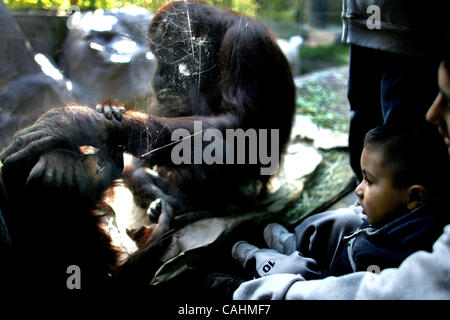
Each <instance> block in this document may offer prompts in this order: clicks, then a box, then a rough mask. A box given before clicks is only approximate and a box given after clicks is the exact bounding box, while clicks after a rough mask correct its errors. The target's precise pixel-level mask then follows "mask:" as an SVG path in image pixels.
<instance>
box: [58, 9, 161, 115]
mask: <svg viewBox="0 0 450 320" xmlns="http://www.w3.org/2000/svg"><path fill="white" fill-rule="evenodd" d="M131 10H132V9H130V8H129V9H121V10H112V11H103V10H96V11H95V12H88V13H85V14H82V15H81V16H80V17H79V19H78V20H76V21H75V20H73V22H71V23H70V24H69V25H70V30H69V33H68V35H67V38H66V40H65V43H64V46H63V53H62V56H61V68H62V70H63V71H64V74H65V75H66V76H67V77H68V78H70V79H71V80H72V81H73V82H74V88H75V89H74V93H75V96H76V98H77V101H78V102H79V103H83V104H87V105H90V106H92V107H93V106H95V105H96V104H97V103H98V102H99V101H101V100H104V99H106V100H112V101H114V102H116V103H123V104H125V106H126V108H127V109H136V108H138V109H141V110H144V111H146V110H147V109H146V108H147V105H149V101H150V98H151V95H152V89H151V85H150V81H151V78H152V75H153V71H154V69H155V67H156V60H155V58H154V56H153V54H152V53H151V52H150V51H149V49H148V43H147V30H148V26H149V23H150V21H151V19H152V18H153V14H151V13H148V12H147V11H145V9H142V8H134V10H135V11H131Z"/></svg>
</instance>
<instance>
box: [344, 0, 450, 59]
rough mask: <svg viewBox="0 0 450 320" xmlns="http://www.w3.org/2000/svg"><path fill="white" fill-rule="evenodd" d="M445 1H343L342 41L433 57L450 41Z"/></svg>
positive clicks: (449, 25) (446, 2) (449, 27)
mask: <svg viewBox="0 0 450 320" xmlns="http://www.w3.org/2000/svg"><path fill="white" fill-rule="evenodd" d="M449 4H450V1H448V0H432V1H428V2H427V1H423V0H343V10H342V21H343V26H344V30H343V36H342V40H343V42H346V43H351V44H355V45H359V46H361V47H367V48H372V49H379V50H383V51H387V52H392V53H400V54H405V55H424V54H430V53H435V52H436V51H438V50H439V49H440V47H441V46H442V45H443V44H445V43H446V42H448V41H449V40H450V23H449V19H448V14H449V11H448V7H449Z"/></svg>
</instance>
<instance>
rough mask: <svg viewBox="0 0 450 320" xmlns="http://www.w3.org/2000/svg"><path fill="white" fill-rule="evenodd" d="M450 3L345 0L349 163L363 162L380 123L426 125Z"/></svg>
mask: <svg viewBox="0 0 450 320" xmlns="http://www.w3.org/2000/svg"><path fill="white" fill-rule="evenodd" d="M447 7H448V1H446V0H437V1H433V5H423V3H422V2H419V1H416V0H414V1H410V0H397V1H384V0H343V12H342V20H343V25H344V31H343V37H342V38H343V42H346V43H349V44H350V48H351V54H350V67H349V81H348V100H349V103H350V109H351V115H350V119H351V120H350V130H349V155H350V164H351V167H352V169H353V171H354V172H355V174H356V176H357V177H358V179H359V180H360V181H361V180H362V176H361V168H360V164H359V160H360V157H361V153H362V150H363V142H364V137H365V135H366V133H367V132H368V131H369V130H370V129H372V128H374V127H376V126H379V125H381V124H392V125H395V126H403V125H406V126H411V125H414V126H416V125H422V124H423V123H425V114H426V112H427V109H428V107H429V106H430V105H431V103H432V102H433V99H434V98H435V97H436V94H437V92H438V88H437V85H436V81H435V79H436V76H437V69H438V66H439V63H440V57H439V54H438V53H439V52H440V45H441V44H442V43H445V42H444V39H446V40H448V39H450V24H448V23H447V21H448V19H447V18H446V17H445V15H447V14H448V10H447V9H446V8H447Z"/></svg>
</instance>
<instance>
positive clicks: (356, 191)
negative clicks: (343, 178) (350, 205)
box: [355, 182, 364, 198]
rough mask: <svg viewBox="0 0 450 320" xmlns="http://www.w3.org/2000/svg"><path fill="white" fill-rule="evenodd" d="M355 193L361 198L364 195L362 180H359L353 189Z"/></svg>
mask: <svg viewBox="0 0 450 320" xmlns="http://www.w3.org/2000/svg"><path fill="white" fill-rule="evenodd" d="M355 194H356V195H357V196H358V197H359V198H363V196H364V191H363V182H361V183H360V184H359V185H358V186H357V187H356V189H355Z"/></svg>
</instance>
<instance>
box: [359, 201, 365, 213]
mask: <svg viewBox="0 0 450 320" xmlns="http://www.w3.org/2000/svg"><path fill="white" fill-rule="evenodd" d="M358 206H360V207H361V208H362V214H366V208H364V206H363V205H362V203H361V202H359V201H358Z"/></svg>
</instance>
